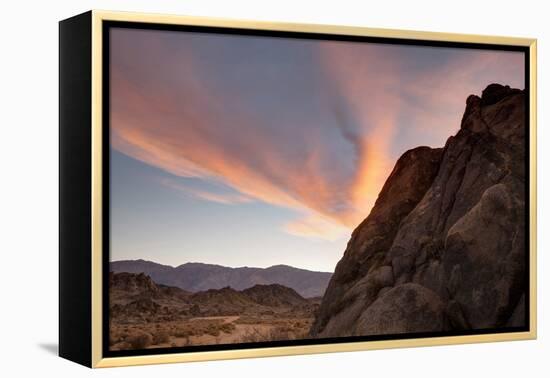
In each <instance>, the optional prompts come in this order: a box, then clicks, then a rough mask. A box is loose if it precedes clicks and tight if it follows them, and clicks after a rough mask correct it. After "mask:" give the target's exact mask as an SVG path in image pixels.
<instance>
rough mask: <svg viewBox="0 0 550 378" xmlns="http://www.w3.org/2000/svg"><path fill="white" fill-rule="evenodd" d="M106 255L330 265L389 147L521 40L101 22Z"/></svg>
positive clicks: (390, 154) (366, 202) (418, 142)
mask: <svg viewBox="0 0 550 378" xmlns="http://www.w3.org/2000/svg"><path fill="white" fill-rule="evenodd" d="M110 48H111V50H110V67H109V70H110V82H111V83H110V101H111V102H110V115H109V116H110V143H111V162H110V164H111V189H110V190H111V209H110V217H111V248H110V249H111V250H110V258H111V260H112V261H114V260H123V259H145V260H151V261H156V262H159V263H163V264H167V265H172V266H177V265H180V264H183V263H186V262H204V263H213V264H219V265H225V266H232V267H238V266H255V267H268V266H272V265H277V264H286V265H291V266H295V267H299V268H304V269H310V270H318V271H333V270H334V267H335V265H336V263H337V262H338V261H339V259H340V258H341V256H342V254H343V252H344V250H345V247H346V244H347V241H348V240H349V238H350V235H351V232H352V231H353V229H354V228H355V227H356V226H357V225H358V224H359V223H360V222H361V221H362V220H363V219H364V218H365V217H366V216H367V215H368V214H369V211H370V210H371V208H372V206H373V204H374V202H375V201H376V198H377V196H378V193H379V191H380V189H381V188H382V185H383V184H384V182H385V180H386V178H387V177H388V175H389V174H390V172H391V170H392V168H393V166H394V164H395V162H396V160H397V159H398V158H399V156H401V154H403V153H404V152H405V151H407V150H409V149H411V148H415V147H418V146H430V147H441V146H443V145H444V144H445V141H446V140H447V138H448V137H449V136H451V135H453V134H455V133H456V132H457V131H458V130H459V127H460V120H461V117H462V114H463V112H464V107H465V101H466V98H467V97H468V95H470V94H478V95H480V94H481V91H482V90H483V89H484V88H485V87H486V86H487V85H488V84H490V83H501V84H507V85H510V86H512V87H515V88H520V89H523V87H524V60H523V59H524V58H523V53H520V52H507V51H496V50H477V49H464V48H462V49H461V48H447V47H445V48H443V47H426V46H404V45H391V44H376V43H359V42H343V41H326V40H325V41H320V40H307V39H291V38H278V37H259V36H244V35H227V34H226V35H222V34H211V33H191V32H181V31H180V32H178V31H156V30H139V29H125V28H113V29H111V34H110Z"/></svg>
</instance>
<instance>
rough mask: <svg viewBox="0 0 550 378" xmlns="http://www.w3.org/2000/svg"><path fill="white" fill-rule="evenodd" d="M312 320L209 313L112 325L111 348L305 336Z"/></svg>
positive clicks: (178, 345) (251, 340) (236, 341)
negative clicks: (176, 318)
mask: <svg viewBox="0 0 550 378" xmlns="http://www.w3.org/2000/svg"><path fill="white" fill-rule="evenodd" d="M312 321H313V319H312V318H285V317H280V316H258V317H254V316H208V317H195V318H189V319H186V320H177V321H170V322H166V321H163V322H149V323H140V324H111V336H110V349H111V350H127V349H145V348H169V347H181V346H190V345H212V344H233V343H250V342H261V341H275V340H293V339H303V338H306V337H307V334H308V331H309V328H310V327H311V323H312Z"/></svg>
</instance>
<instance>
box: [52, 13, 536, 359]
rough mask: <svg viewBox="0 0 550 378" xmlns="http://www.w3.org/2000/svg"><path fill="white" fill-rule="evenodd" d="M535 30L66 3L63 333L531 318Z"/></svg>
mask: <svg viewBox="0 0 550 378" xmlns="http://www.w3.org/2000/svg"><path fill="white" fill-rule="evenodd" d="M535 68H536V41H535V40H533V39H523V38H509V37H489V36H473V35H457V34H441V33H428V32H413V31H399V30H380V29H369V28H359V27H344V26H328V25H308V24H285V23H267V22H255V21H235V20H220V19H209V18H193V17H181V16H168V15H151V14H133V13H115V12H103V11H91V12H88V13H84V14H82V15H79V16H75V17H73V18H70V19H67V20H64V21H61V22H60V251H59V253H60V273H59V274H60V276H59V283H60V285H59V287H60V293H59V294H60V298H59V299H60V308H59V321H60V324H59V330H60V331H59V353H60V355H61V356H62V357H65V358H67V359H70V360H73V361H75V362H78V363H80V364H83V365H86V366H90V367H107V366H121V365H138V364H148V363H166V362H179V361H200V360H210V359H225V358H241V357H255V356H275V355H287V354H306V353H321V352H331V351H351V350H360V349H374V348H392V347H405V346H428V345H442V344H456V343H471V342H485V341H504V340H521V339H532V338H535V337H536V291H535V289H536V288H535V285H536V280H535V274H536V260H535V240H536V238H535V235H536V223H535V222H536V219H535V215H536V181H535V178H536V177H535V173H536V170H535V157H536V154H535V148H536V133H535V127H536V72H535Z"/></svg>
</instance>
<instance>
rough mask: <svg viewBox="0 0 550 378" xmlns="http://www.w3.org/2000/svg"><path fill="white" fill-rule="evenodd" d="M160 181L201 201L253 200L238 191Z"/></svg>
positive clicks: (236, 201) (236, 202)
mask: <svg viewBox="0 0 550 378" xmlns="http://www.w3.org/2000/svg"><path fill="white" fill-rule="evenodd" d="M161 183H162V185H164V186H166V187H168V188H171V189H174V190H176V191H178V192H181V193H183V194H185V195H187V196H189V197H192V198H195V199H199V200H203V201H208V202H215V203H219V204H223V205H237V204H243V203H250V202H254V199H252V198H250V197H248V196H246V195H243V194H240V193H216V192H213V191H207V190H202V189H197V188H193V187H191V186H186V185H183V184H181V183H177V182H175V181H173V180H170V179H163V180H161Z"/></svg>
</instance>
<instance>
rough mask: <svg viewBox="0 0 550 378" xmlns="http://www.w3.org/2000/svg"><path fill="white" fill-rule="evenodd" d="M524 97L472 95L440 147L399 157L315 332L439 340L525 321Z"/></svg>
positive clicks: (501, 92)
mask: <svg viewBox="0 0 550 378" xmlns="http://www.w3.org/2000/svg"><path fill="white" fill-rule="evenodd" d="M525 132H526V128H525V95H524V92H523V91H521V90H518V89H512V88H510V87H508V86H502V85H499V84H491V85H489V86H488V87H487V88H486V89H485V90H484V91H483V92H482V95H481V97H478V96H475V95H471V96H470V97H468V99H467V101H466V110H465V113H464V116H463V119H462V123H461V128H460V130H459V132H458V133H457V134H456V135H455V136H452V137H450V138H449V139H448V141H447V143H446V145H445V147H444V148H443V149H431V148H428V147H419V148H416V149H413V150H410V151H407V152H406V153H405V154H403V156H402V157H401V158H400V159H399V160H398V162H397V163H396V166H395V168H394V170H393V172H392V173H391V175H390V176H389V178H388V179H387V181H386V183H385V185H384V187H383V189H382V191H381V193H380V195H379V197H378V199H377V201H376V204H375V206H374V207H373V209H372V210H371V213H370V214H369V216H368V217H367V218H366V219H365V220H364V221H363V222H362V223H361V224H360V225H359V226H358V227H357V228H356V229H355V231H354V232H353V234H352V237H351V240H350V241H349V243H348V246H347V248H346V251H345V253H344V256H343V258H342V259H341V260H340V262H339V263H338V265H337V267H336V270H335V273H334V275H333V277H332V279H331V281H330V283H329V286H328V288H327V291H326V294H325V296H324V298H323V301H322V304H321V306H320V309H319V311H318V314H317V316H316V320H315V323H314V325H313V327H312V330H311V335H312V336H315V337H338V336H349V335H374V334H395V333H403V332H438V331H448V330H460V329H482V328H493V327H506V326H523V325H524V322H525V293H524V292H523V290H524V288H525V287H524V284H525V269H526V267H525V257H526V253H527V251H526V249H525V238H526V235H525V233H524V230H525V180H526V177H525V173H526V172H525V167H526V163H525V162H526V155H525V153H526V150H525V140H526V138H525Z"/></svg>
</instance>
